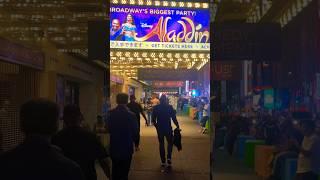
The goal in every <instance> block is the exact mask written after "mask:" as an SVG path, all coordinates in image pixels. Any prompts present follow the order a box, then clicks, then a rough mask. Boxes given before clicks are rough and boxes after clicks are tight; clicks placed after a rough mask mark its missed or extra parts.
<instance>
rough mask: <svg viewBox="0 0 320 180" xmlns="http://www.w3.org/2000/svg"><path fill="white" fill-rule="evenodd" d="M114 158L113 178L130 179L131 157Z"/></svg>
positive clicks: (119, 179)
mask: <svg viewBox="0 0 320 180" xmlns="http://www.w3.org/2000/svg"><path fill="white" fill-rule="evenodd" d="M111 159H112V180H128V175H129V170H130V165H131V159H132V157H128V158H126V159H118V158H111Z"/></svg>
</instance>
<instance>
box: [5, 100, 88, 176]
mask: <svg viewBox="0 0 320 180" xmlns="http://www.w3.org/2000/svg"><path fill="white" fill-rule="evenodd" d="M58 117H59V109H58V106H57V105H56V104H55V103H53V102H51V101H48V100H44V99H37V100H31V101H28V102H26V103H25V104H23V105H22V106H21V110H20V124H21V129H22V131H23V132H24V133H25V137H26V138H25V140H24V141H23V143H22V144H20V145H19V146H18V147H16V148H14V149H13V150H11V151H9V152H6V153H4V154H2V155H1V156H0V169H1V170H0V171H1V172H0V179H3V180H5V179H10V180H21V179H30V180H31V179H32V180H44V179H46V180H58V179H59V180H84V176H83V174H82V172H81V169H80V167H79V165H77V164H76V163H75V162H73V161H72V160H70V159H67V158H66V157H64V156H63V155H62V153H61V152H60V150H59V149H58V148H57V147H54V146H52V145H51V143H50V138H51V136H52V135H53V134H55V133H56V131H57V129H58Z"/></svg>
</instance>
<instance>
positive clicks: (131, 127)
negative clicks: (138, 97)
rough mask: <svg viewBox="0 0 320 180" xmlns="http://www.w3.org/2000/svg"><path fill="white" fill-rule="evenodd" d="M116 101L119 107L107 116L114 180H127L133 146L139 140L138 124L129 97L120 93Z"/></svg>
mask: <svg viewBox="0 0 320 180" xmlns="http://www.w3.org/2000/svg"><path fill="white" fill-rule="evenodd" d="M116 99H117V104H118V106H117V107H116V108H115V109H112V110H111V111H110V112H109V113H108V116H107V129H108V130H109V133H110V156H111V159H112V180H127V179H128V174H129V170H130V165H131V160H132V154H133V152H134V151H133V145H134V142H136V141H137V138H138V137H137V135H138V123H137V117H136V115H135V114H134V113H133V112H131V111H130V110H129V108H128V107H127V104H128V95H127V94H124V93H120V94H118V95H117V97H116Z"/></svg>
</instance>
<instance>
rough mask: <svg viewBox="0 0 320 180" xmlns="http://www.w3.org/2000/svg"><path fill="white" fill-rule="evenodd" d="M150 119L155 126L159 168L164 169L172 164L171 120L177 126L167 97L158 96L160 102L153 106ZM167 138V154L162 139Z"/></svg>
mask: <svg viewBox="0 0 320 180" xmlns="http://www.w3.org/2000/svg"><path fill="white" fill-rule="evenodd" d="M152 121H153V124H154V126H155V127H156V130H157V134H158V140H159V151H160V158H161V169H162V171H164V170H165V168H166V167H167V168H168V169H171V165H172V160H171V156H172V147H173V132H172V126H171V121H173V122H174V124H175V125H176V127H177V128H178V129H180V128H179V123H178V120H177V117H176V112H175V110H174V109H173V107H172V106H171V105H169V104H168V100H167V97H166V96H165V95H162V96H161V98H160V104H159V105H157V106H155V107H154V109H153V114H152ZM165 138H166V140H167V144H168V146H167V156H166V152H165V147H164V139H165Z"/></svg>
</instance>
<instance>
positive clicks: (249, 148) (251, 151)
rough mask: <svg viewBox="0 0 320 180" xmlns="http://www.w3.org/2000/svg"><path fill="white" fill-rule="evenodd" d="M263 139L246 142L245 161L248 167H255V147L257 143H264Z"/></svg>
mask: <svg viewBox="0 0 320 180" xmlns="http://www.w3.org/2000/svg"><path fill="white" fill-rule="evenodd" d="M264 144H265V142H264V141H263V140H247V141H246V143H245V154H244V161H245V164H246V166H247V167H249V168H253V167H254V158H255V148H256V146H257V145H264Z"/></svg>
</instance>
